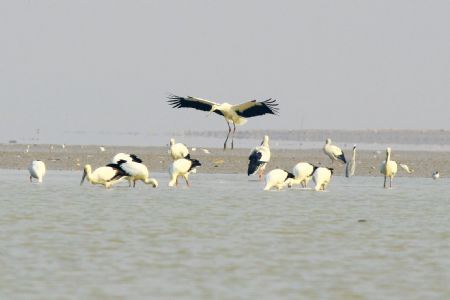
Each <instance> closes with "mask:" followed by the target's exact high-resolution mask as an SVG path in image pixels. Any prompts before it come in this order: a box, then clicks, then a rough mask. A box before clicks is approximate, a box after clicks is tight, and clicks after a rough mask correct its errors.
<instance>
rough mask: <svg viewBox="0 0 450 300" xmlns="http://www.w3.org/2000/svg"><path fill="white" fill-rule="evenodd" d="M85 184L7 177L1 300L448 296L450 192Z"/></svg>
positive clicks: (341, 182)
mask: <svg viewBox="0 0 450 300" xmlns="http://www.w3.org/2000/svg"><path fill="white" fill-rule="evenodd" d="M154 175H155V177H156V178H157V179H158V180H159V181H160V187H158V188H157V189H152V188H151V187H149V186H145V185H143V184H139V183H138V185H137V187H136V188H135V189H132V188H131V189H130V188H128V187H127V186H126V183H123V184H121V185H120V186H115V187H113V188H112V189H110V190H106V189H104V188H102V187H100V186H91V185H88V184H85V185H83V186H81V187H80V186H79V181H80V176H81V174H80V173H75V172H54V171H53V172H49V174H48V175H47V177H46V178H45V179H44V183H43V184H30V183H29V182H28V181H27V180H28V179H27V173H26V171H15V170H14V171H12V170H0V190H1V194H0V252H1V255H0V299H92V298H95V299H111V298H113V299H116V298H127V299H130V298H131V299H137V298H140V299H143V298H145V299H150V298H151V299H302V298H303V299H449V298H450V287H449V286H448V283H449V282H450V196H449V195H450V181H449V180H444V179H443V180H437V181H433V180H431V179H416V178H398V179H396V180H395V182H394V188H393V189H392V190H384V189H382V188H381V185H382V181H383V180H382V178H381V177H354V178H351V179H350V180H348V179H346V178H342V177H335V178H333V181H332V182H331V184H330V186H329V190H328V191H327V192H319V193H316V192H313V191H310V190H300V189H291V190H284V191H281V192H275V191H273V192H263V191H262V184H261V183H259V182H257V181H254V180H253V179H252V180H249V178H248V177H247V176H244V175H228V174H214V175H211V174H193V175H192V176H191V184H192V187H191V188H190V189H186V188H179V189H169V188H168V187H166V184H167V182H168V176H167V175H166V174H154Z"/></svg>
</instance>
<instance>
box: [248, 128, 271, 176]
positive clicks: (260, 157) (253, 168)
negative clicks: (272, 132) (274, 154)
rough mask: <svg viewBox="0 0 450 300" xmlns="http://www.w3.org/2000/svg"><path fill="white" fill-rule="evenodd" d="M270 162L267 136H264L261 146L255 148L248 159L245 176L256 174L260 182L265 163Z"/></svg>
mask: <svg viewBox="0 0 450 300" xmlns="http://www.w3.org/2000/svg"><path fill="white" fill-rule="evenodd" d="M269 161H270V147H269V136H268V135H265V136H264V138H263V141H262V142H261V145H260V146H258V147H255V148H253V149H252V151H251V152H250V156H249V157H248V169H247V175H248V176H250V175H251V174H255V173H256V172H257V173H258V177H259V180H262V178H263V176H264V171H265V169H266V166H267V163H268V162H269Z"/></svg>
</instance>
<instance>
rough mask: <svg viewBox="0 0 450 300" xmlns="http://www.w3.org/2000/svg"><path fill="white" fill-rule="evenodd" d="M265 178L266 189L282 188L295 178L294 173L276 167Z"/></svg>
mask: <svg viewBox="0 0 450 300" xmlns="http://www.w3.org/2000/svg"><path fill="white" fill-rule="evenodd" d="M265 180H266V186H265V187H264V190H265V191H268V190H270V189H271V188H273V187H274V188H276V189H278V190H281V189H282V188H283V187H284V186H286V185H290V184H291V183H292V181H293V180H294V174H292V173H290V172H288V171H285V170H282V169H274V170H272V171H270V172H269V173H267V175H266V177H265Z"/></svg>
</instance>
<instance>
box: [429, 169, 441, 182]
mask: <svg viewBox="0 0 450 300" xmlns="http://www.w3.org/2000/svg"><path fill="white" fill-rule="evenodd" d="M431 177H432V178H433V179H434V180H436V179H439V177H440V175H439V172H438V171H434V172H433V174H432V175H431Z"/></svg>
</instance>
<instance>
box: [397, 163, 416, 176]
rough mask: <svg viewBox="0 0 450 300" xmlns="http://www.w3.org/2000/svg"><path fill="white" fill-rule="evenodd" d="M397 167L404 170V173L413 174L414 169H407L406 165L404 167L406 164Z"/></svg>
mask: <svg viewBox="0 0 450 300" xmlns="http://www.w3.org/2000/svg"><path fill="white" fill-rule="evenodd" d="M398 165H399V166H400V168H402V169H403V170H405V172H406V173H408V174H411V173H414V169H410V168H409V167H408V165H406V164H398Z"/></svg>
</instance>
